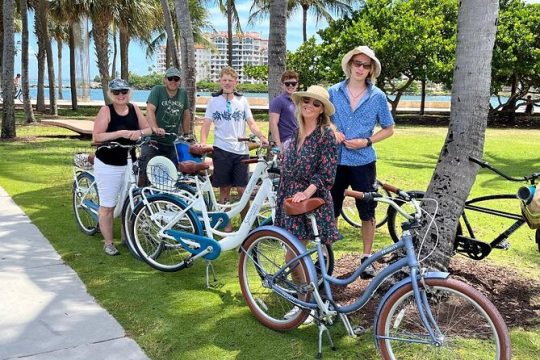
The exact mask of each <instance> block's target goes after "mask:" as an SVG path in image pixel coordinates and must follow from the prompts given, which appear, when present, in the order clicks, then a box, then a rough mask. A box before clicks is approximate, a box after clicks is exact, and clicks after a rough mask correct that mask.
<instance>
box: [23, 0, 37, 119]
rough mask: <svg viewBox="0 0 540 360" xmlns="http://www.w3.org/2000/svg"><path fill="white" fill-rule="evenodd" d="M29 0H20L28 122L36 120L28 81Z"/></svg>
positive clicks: (25, 113) (24, 91) (24, 96)
mask: <svg viewBox="0 0 540 360" xmlns="http://www.w3.org/2000/svg"><path fill="white" fill-rule="evenodd" d="M26 1H27V0H20V2H19V4H20V8H21V20H22V36H21V89H22V95H23V104H24V116H25V118H26V123H33V122H35V121H36V119H35V117H34V110H33V109H32V103H31V102H30V85H29V82H28V4H27V2H26Z"/></svg>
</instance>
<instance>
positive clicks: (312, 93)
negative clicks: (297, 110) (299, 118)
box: [291, 85, 336, 116]
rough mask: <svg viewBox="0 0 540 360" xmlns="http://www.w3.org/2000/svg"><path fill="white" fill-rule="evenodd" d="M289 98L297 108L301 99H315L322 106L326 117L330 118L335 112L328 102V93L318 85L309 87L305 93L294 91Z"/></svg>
mask: <svg viewBox="0 0 540 360" xmlns="http://www.w3.org/2000/svg"><path fill="white" fill-rule="evenodd" d="M291 97H292V99H293V101H294V103H295V104H296V105H297V106H298V104H299V103H300V102H301V101H302V98H303V97H309V98H312V99H317V100H319V101H320V102H322V103H323V104H324V113H325V114H326V115H328V116H332V115H333V114H334V113H335V112H336V110H335V108H334V105H332V103H331V102H330V95H329V94H328V91H326V89H325V88H323V87H322V86H320V85H311V86H310V87H308V89H307V90H306V91H296V92H294V93H292V95H291Z"/></svg>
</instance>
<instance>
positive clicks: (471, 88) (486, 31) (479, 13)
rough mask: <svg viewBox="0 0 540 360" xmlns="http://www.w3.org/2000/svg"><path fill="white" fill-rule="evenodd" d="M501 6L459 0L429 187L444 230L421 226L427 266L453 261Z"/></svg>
mask: <svg viewBox="0 0 540 360" xmlns="http://www.w3.org/2000/svg"><path fill="white" fill-rule="evenodd" d="M498 9H499V2H498V1H497V0H464V1H461V2H460V4H459V12H458V31H457V34H458V38H457V48H456V66H455V71H454V80H453V87H452V104H451V106H452V110H451V113H450V125H449V129H448V135H447V137H446V140H445V143H444V145H443V148H442V150H441V153H440V155H439V160H438V162H437V167H436V168H435V171H434V173H433V177H432V178H431V182H430V184H429V187H428V190H427V193H426V198H428V199H435V200H437V202H438V204H439V212H438V213H437V214H436V216H435V221H436V222H437V225H438V230H439V231H438V233H439V234H438V236H437V233H436V232H435V231H434V229H433V228H431V229H428V228H427V223H428V222H427V221H426V223H425V224H424V226H423V228H422V230H421V233H426V231H428V234H427V237H426V243H425V244H424V247H423V250H422V254H420V257H421V258H422V255H423V256H425V255H426V254H429V253H430V252H431V251H432V250H433V249H434V253H433V254H432V255H431V256H430V257H429V258H428V260H427V262H428V263H427V264H426V265H425V266H426V267H428V268H435V269H440V270H445V269H446V268H447V267H448V263H449V259H450V255H451V253H452V250H453V239H454V238H455V235H456V229H457V225H458V221H459V218H460V215H461V213H462V211H463V207H464V205H465V200H466V199H467V196H468V195H469V192H470V189H471V187H472V185H473V183H474V180H475V178H476V173H477V172H478V165H476V164H474V163H472V162H471V161H469V156H474V157H478V158H481V157H482V153H483V148H484V137H485V130H486V126H487V118H488V111H489V96H490V84H491V58H492V55H493V45H494V43H495V32H496V24H497V13H498ZM423 207H424V208H425V209H426V210H427V211H428V213H430V214H434V210H435V203H434V202H431V201H430V202H424V205H423ZM437 240H438V246H436V245H437Z"/></svg>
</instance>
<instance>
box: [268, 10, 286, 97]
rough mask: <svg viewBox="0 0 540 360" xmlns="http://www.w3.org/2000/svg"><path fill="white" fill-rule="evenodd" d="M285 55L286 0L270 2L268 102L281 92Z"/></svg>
mask: <svg viewBox="0 0 540 360" xmlns="http://www.w3.org/2000/svg"><path fill="white" fill-rule="evenodd" d="M286 57H287V0H274V1H272V2H271V3H270V33H269V38H268V102H270V101H271V100H272V99H273V98H274V97H276V96H277V95H279V93H280V92H281V84H280V82H281V81H280V79H281V74H282V73H283V72H284V71H285V69H286Z"/></svg>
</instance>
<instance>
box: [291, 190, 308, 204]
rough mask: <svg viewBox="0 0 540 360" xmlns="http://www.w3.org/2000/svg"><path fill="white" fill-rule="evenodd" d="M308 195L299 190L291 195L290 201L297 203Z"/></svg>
mask: <svg viewBox="0 0 540 360" xmlns="http://www.w3.org/2000/svg"><path fill="white" fill-rule="evenodd" d="M307 199H308V197H307V196H306V194H304V192H303V191H299V192H297V193H296V194H294V195H293V197H292V202H293V203H299V202H302V201H304V200H307Z"/></svg>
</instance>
